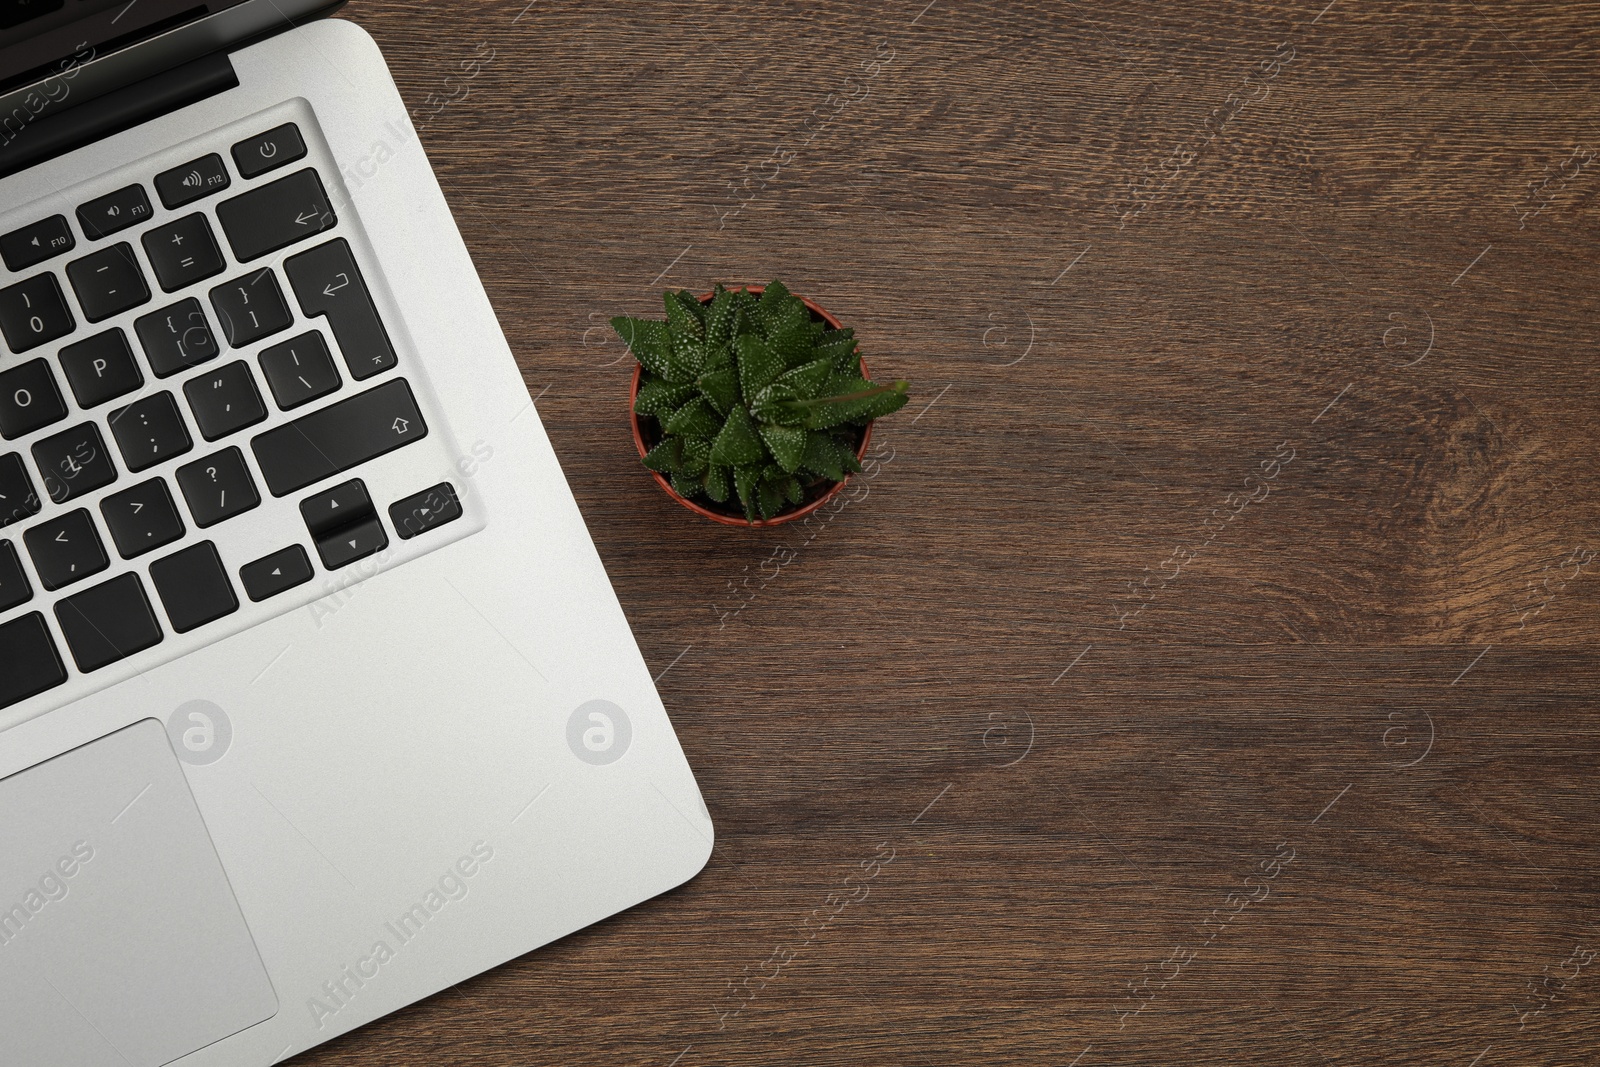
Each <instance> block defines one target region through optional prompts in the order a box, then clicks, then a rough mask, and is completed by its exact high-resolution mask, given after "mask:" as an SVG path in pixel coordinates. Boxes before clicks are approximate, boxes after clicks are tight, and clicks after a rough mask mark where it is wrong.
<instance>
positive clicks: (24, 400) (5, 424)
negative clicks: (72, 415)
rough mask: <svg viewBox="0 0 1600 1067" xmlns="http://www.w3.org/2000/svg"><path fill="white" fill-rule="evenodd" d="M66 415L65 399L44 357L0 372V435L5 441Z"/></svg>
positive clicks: (47, 424)
mask: <svg viewBox="0 0 1600 1067" xmlns="http://www.w3.org/2000/svg"><path fill="white" fill-rule="evenodd" d="M66 417H67V404H66V401H64V400H62V399H61V390H60V389H58V388H56V376H55V375H54V374H51V373H50V364H48V363H46V362H45V361H44V360H42V359H35V360H32V361H31V362H28V363H24V364H23V365H22V366H20V367H15V368H13V369H11V370H8V371H6V372H5V373H3V374H0V436H3V437H4V438H5V439H6V440H7V441H14V440H16V439H17V438H18V437H23V436H26V435H27V434H30V433H32V432H33V431H35V430H39V429H43V428H44V427H46V426H49V425H50V424H51V423H52V422H60V421H61V420H62V419H64V418H66Z"/></svg>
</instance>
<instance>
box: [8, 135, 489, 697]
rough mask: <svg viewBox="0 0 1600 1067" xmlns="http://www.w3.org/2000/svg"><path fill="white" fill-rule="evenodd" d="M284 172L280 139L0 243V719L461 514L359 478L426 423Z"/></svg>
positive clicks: (360, 287) (424, 433)
mask: <svg viewBox="0 0 1600 1067" xmlns="http://www.w3.org/2000/svg"><path fill="white" fill-rule="evenodd" d="M308 154H309V150H308V147H307V138H306V137H305V136H304V135H303V133H302V130H301V129H300V126H299V125H297V124H296V123H293V122H290V123H284V124H281V125H278V126H275V127H273V128H270V129H265V130H262V131H260V132H258V133H254V134H251V135H250V136H247V137H244V138H243V139H240V140H236V141H235V143H233V144H231V145H228V144H218V145H215V146H213V150H211V151H206V152H205V153H204V154H201V155H199V156H197V157H196V158H194V159H193V160H192V161H190V162H187V163H184V164H183V165H181V166H178V167H174V168H170V169H167V170H164V171H161V172H160V173H152V174H150V175H149V176H148V177H147V178H143V179H141V180H140V181H138V182H136V183H132V184H124V185H121V186H120V187H118V188H115V189H112V190H111V191H109V192H103V193H99V195H95V196H93V197H91V198H88V199H85V200H84V201H83V202H82V203H81V204H78V205H77V206H76V207H75V209H74V210H73V211H72V212H71V214H72V219H70V220H69V218H68V215H67V214H66V213H65V212H63V213H59V214H54V215H50V216H48V217H44V218H38V219H33V220H29V221H25V222H24V223H23V224H22V225H18V226H12V227H10V228H9V232H6V233H4V234H0V259H3V260H4V263H5V267H6V269H7V272H9V273H8V274H7V275H5V276H0V336H3V337H4V340H5V345H6V348H7V350H8V351H9V356H8V357H6V358H5V359H3V360H0V439H3V443H0V708H5V707H8V706H10V705H13V704H16V703H19V702H21V701H23V700H27V699H29V698H30V697H34V696H37V695H39V694H41V693H44V692H47V691H49V690H51V689H54V688H56V687H59V686H63V685H65V684H66V683H67V682H68V681H69V680H70V679H71V678H73V677H74V675H75V674H77V675H91V674H93V673H94V672H97V671H101V670H103V669H104V668H106V667H109V666H110V665H112V664H115V663H120V662H122V661H124V660H127V659H129V658H130V657H134V656H137V655H139V654H141V653H144V652H146V651H147V650H149V649H152V648H155V647H156V646H158V645H161V644H163V642H166V641H168V639H169V637H171V636H173V635H186V634H190V633H192V632H195V631H204V630H205V629H206V628H207V627H215V626H217V625H218V624H219V623H220V622H221V621H222V620H226V619H228V618H229V617H230V616H234V615H235V614H236V613H238V612H240V611H241V608H242V607H245V608H247V609H248V606H249V605H255V604H263V603H266V602H269V601H272V600H273V599H274V598H277V597H283V596H284V595H285V594H288V593H290V592H291V591H292V590H295V589H300V588H301V587H304V586H307V585H308V583H311V582H312V581H313V579H314V578H315V577H316V575H317V573H318V568H319V566H320V568H321V569H322V571H324V572H327V573H329V574H337V572H340V571H342V570H344V569H345V568H348V567H351V566H352V565H353V564H355V563H357V562H358V561H361V560H363V559H367V558H368V557H371V556H373V555H374V554H377V553H380V552H382V551H384V550H385V549H386V548H389V547H390V544H391V542H390V530H393V531H394V532H395V534H396V535H397V536H398V538H399V539H400V541H401V542H410V541H411V540H412V539H413V538H416V537H419V536H423V535H426V534H429V533H431V532H432V531H433V530H435V529H437V528H439V527H441V526H444V525H446V524H448V523H450V522H452V521H454V520H456V519H459V518H461V516H462V514H463V511H462V507H461V503H460V501H459V500H458V498H457V495H456V490H455V487H454V485H453V484H451V482H449V481H445V482H442V483H439V484H434V485H431V486H429V485H427V483H426V482H423V483H422V484H421V485H416V484H412V485H410V486H406V487H404V493H403V494H402V493H400V492H399V491H398V487H395V488H391V489H390V492H392V493H394V495H395V496H396V497H398V499H375V496H376V494H375V493H374V492H372V491H370V490H369V486H368V484H367V482H366V481H364V480H363V478H362V477H360V475H361V473H362V470H361V469H362V468H363V467H364V466H365V465H367V464H369V463H371V462H372V461H374V460H376V459H378V458H379V457H381V456H385V455H387V454H389V453H391V452H395V451H396V450H399V449H403V448H406V447H407V446H409V445H412V444H414V443H415V442H418V441H421V440H423V439H424V438H426V437H428V435H429V426H428V421H427V419H426V418H425V417H424V415H423V412H422V409H421V407H420V406H419V403H418V399H417V396H416V395H415V394H414V392H413V389H412V382H411V381H410V380H408V377H407V376H405V374H404V373H403V368H402V367H401V360H400V358H399V355H398V353H397V352H396V348H395V345H394V343H393V342H392V340H391V334H390V332H389V330H388V329H387V328H386V326H385V324H384V322H383V320H382V317H381V316H380V314H379V312H378V307H377V304H376V302H375V301H374V299H373V296H372V293H371V291H370V290H369V288H368V285H367V279H366V277H365V275H364V273H363V270H362V268H361V266H360V265H359V263H358V262H357V258H358V257H357V255H356V253H355V252H354V250H353V249H352V247H351V244H350V241H349V240H348V238H347V235H346V233H345V232H344V231H342V230H341V228H340V227H341V219H340V217H339V215H340V211H345V212H348V211H349V208H348V207H340V208H337V209H336V207H335V204H334V201H333V200H332V199H331V198H330V196H329V193H328V190H327V188H326V187H325V185H324V181H323V174H322V173H319V168H318V165H317V162H316V160H315V159H314V158H308ZM230 160H231V163H232V167H231V170H230V166H229V161H230ZM152 192H153V193H154V197H155V200H152V197H151V194H152ZM157 205H159V206H157ZM74 221H75V222H76V231H75V230H74V227H73V222H74ZM346 221H347V220H346ZM280 253H281V254H280ZM268 257H271V258H270V259H269V258H268ZM263 260H266V261H267V262H265V263H262V262H260V261H263ZM113 319H115V320H117V321H116V322H115V323H112V322H110V320H113ZM102 323H105V324H107V325H105V326H101V325H100V324H102ZM379 378H381V380H380V381H372V379H379ZM284 413H292V414H291V415H285V414H284ZM336 478H338V479H339V482H338V484H336V485H331V486H329V487H327V488H321V489H318V490H316V491H315V492H311V490H312V489H313V487H316V486H317V485H318V483H321V482H325V481H331V480H334V479H336ZM391 480H392V479H391ZM302 491H306V492H311V495H307V496H306V497H305V498H304V499H303V500H299V499H296V500H294V501H293V502H294V503H295V504H297V505H298V507H297V513H298V518H299V520H300V521H299V523H298V525H297V527H296V529H295V531H293V532H292V533H285V535H284V536H283V537H282V541H283V542H284V543H281V544H278V545H276V546H273V547H272V550H271V551H267V552H264V553H260V554H254V552H255V550H254V549H251V552H252V554H253V558H239V555H238V551H236V547H237V546H230V545H229V544H219V542H224V541H226V538H224V537H223V533H224V532H225V531H227V530H229V529H230V524H248V523H251V522H252V521H254V520H253V519H252V516H255V515H259V514H261V513H262V511H263V508H262V505H263V501H276V500H277V499H278V498H285V497H290V496H291V495H292V494H300V493H302ZM284 514H285V509H282V508H280V509H278V510H277V511H275V512H273V516H274V518H273V520H272V521H273V523H276V524H277V525H276V526H274V525H272V523H267V522H266V520H262V521H263V523H264V524H265V525H266V527H267V528H268V529H269V533H270V532H271V531H274V530H277V529H282V528H284V527H283V525H282V516H283V515H284ZM385 518H387V520H388V525H386V524H385V521H384V520H385ZM232 528H238V527H232ZM214 531H215V532H214ZM234 540H235V542H240V541H241V539H238V538H235V539H234ZM261 541H262V539H261V538H260V537H257V538H255V542H254V543H259V544H260V547H263V548H265V547H267V545H266V544H264V543H261ZM180 542H183V544H182V546H181V547H179V544H180ZM291 542H292V543H291ZM242 543H243V544H245V545H250V544H252V541H251V539H250V538H243V539H242ZM308 545H309V547H310V549H311V551H309V552H308V551H307V546H308ZM363 576H364V575H363ZM241 596H242V597H243V598H245V599H244V600H241ZM230 632H231V631H230ZM184 647H185V648H187V647H192V646H190V645H185V646H184Z"/></svg>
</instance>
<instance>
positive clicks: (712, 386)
mask: <svg viewBox="0 0 1600 1067" xmlns="http://www.w3.org/2000/svg"><path fill="white" fill-rule="evenodd" d="M700 391H701V392H702V393H704V394H705V397H706V399H707V400H709V401H711V406H712V407H714V408H716V409H717V414H718V415H726V414H727V413H728V412H729V411H732V410H733V405H735V404H737V403H738V402H739V372H738V371H737V370H735V369H734V368H733V367H731V366H729V367H722V368H720V369H718V370H714V371H710V372H708V373H706V374H702V375H700Z"/></svg>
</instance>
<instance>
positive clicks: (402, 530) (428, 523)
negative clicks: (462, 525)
mask: <svg viewBox="0 0 1600 1067" xmlns="http://www.w3.org/2000/svg"><path fill="white" fill-rule="evenodd" d="M460 517H461V501H460V499H459V498H458V497H457V496H456V487H455V486H453V485H451V484H450V483H449V482H440V483H439V484H438V485H436V486H434V487H433V488H432V489H424V490H423V491H422V492H420V493H417V494H416V495H415V496H408V497H406V498H405V499H404V500H399V501H396V502H395V503H393V504H390V505H389V522H390V523H391V524H393V526H394V532H395V533H397V534H399V535H400V540H402V541H409V540H411V539H412V538H413V537H415V536H417V535H418V534H421V533H427V532H428V531H429V530H432V529H435V528H437V527H440V526H443V525H444V524H445V523H447V522H455V521H456V520H457V519H459V518H460Z"/></svg>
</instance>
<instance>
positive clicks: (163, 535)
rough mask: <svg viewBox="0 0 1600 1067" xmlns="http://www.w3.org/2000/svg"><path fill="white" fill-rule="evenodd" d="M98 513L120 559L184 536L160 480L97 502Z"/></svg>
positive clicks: (173, 507)
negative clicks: (103, 520)
mask: <svg viewBox="0 0 1600 1067" xmlns="http://www.w3.org/2000/svg"><path fill="white" fill-rule="evenodd" d="M100 514H101V516H102V517H103V518H104V519H105V520H106V529H108V530H110V531H111V540H112V541H114V542H116V546H117V552H118V553H120V554H121V556H122V558H123V559H133V558H134V557H135V556H142V555H144V554H145V553H146V552H154V551H155V550H156V549H158V548H161V547H162V546H164V545H170V544H172V542H174V541H176V540H178V539H179V538H180V537H182V536H183V532H184V531H183V519H181V518H179V517H178V507H177V505H176V504H174V503H173V502H172V493H171V491H170V490H168V489H167V483H166V482H165V481H164V480H162V479H160V478H152V479H150V480H149V481H148V482H140V483H139V484H138V485H136V486H134V487H133V488H132V489H124V490H123V491H122V492H120V493H113V494H111V495H110V496H108V497H106V498H105V499H104V500H102V501H101V502H100Z"/></svg>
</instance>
